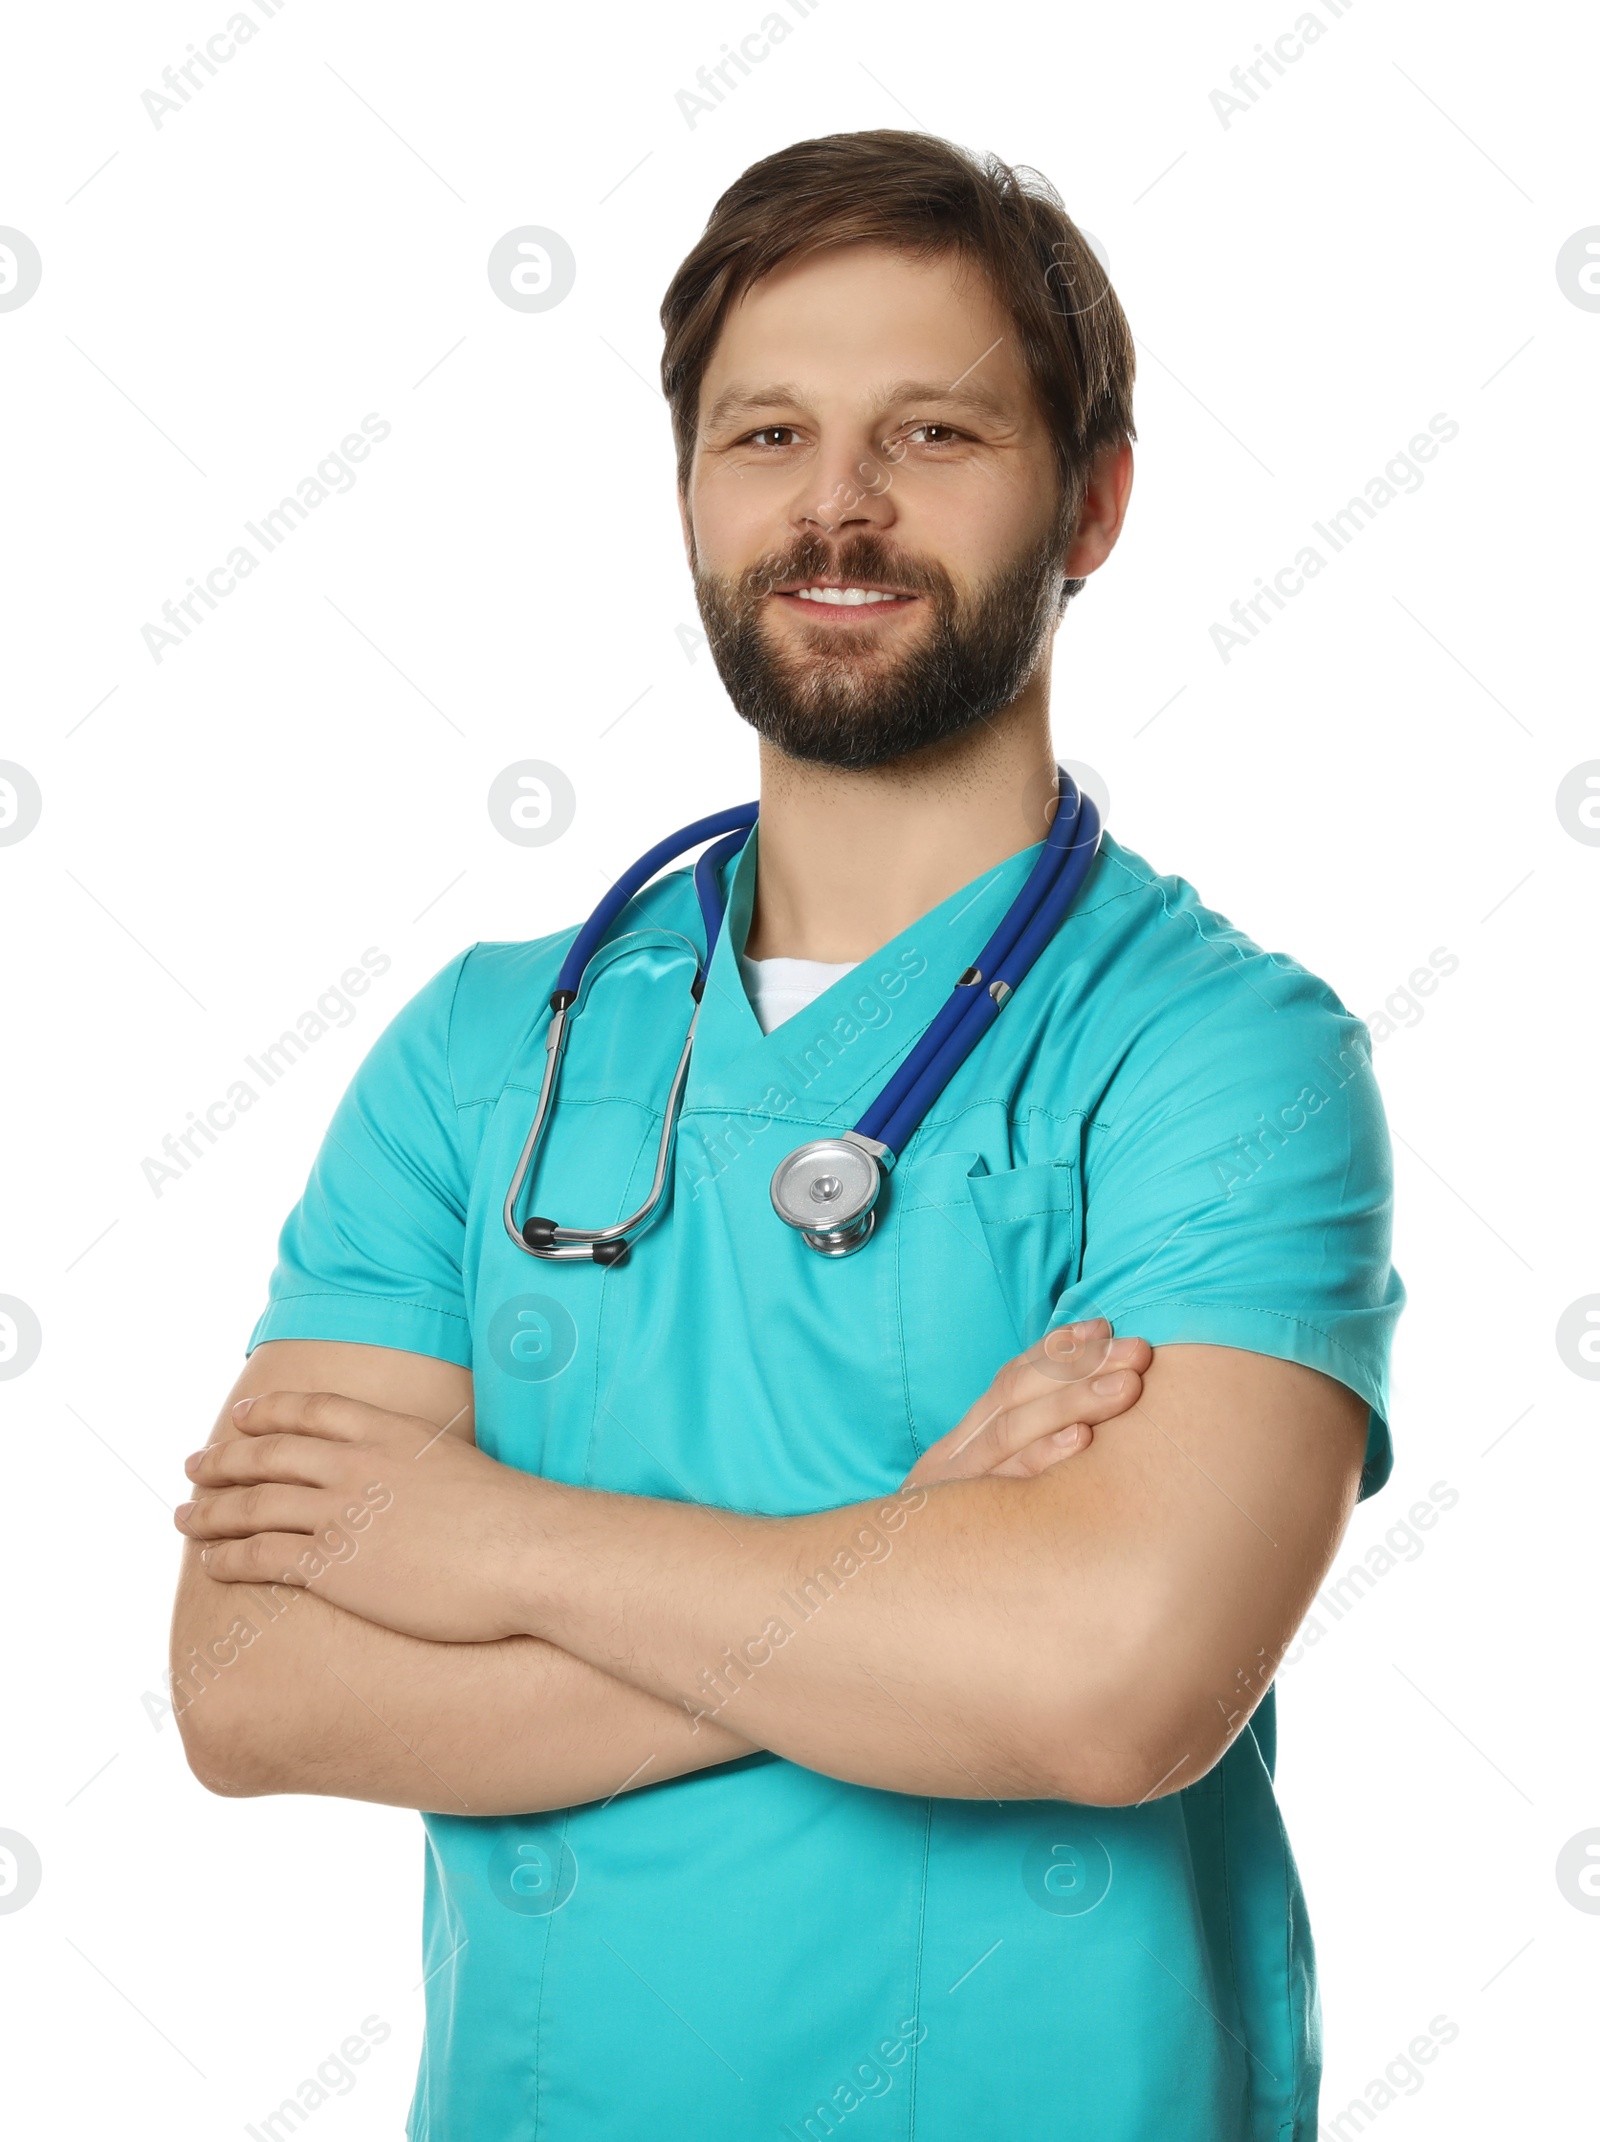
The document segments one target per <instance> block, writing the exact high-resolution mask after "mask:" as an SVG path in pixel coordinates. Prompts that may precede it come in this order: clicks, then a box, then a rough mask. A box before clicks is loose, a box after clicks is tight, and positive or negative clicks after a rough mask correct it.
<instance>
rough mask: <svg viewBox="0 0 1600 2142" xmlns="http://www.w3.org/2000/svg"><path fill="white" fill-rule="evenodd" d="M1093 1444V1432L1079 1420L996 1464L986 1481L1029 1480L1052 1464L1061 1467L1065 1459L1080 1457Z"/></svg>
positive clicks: (1046, 1470) (1044, 1436) (1045, 1470)
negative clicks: (1000, 1463)
mask: <svg viewBox="0 0 1600 2142" xmlns="http://www.w3.org/2000/svg"><path fill="white" fill-rule="evenodd" d="M1093 1441H1094V1430H1093V1429H1092V1428H1090V1427H1088V1426H1087V1425H1086V1424H1085V1423H1083V1422H1081V1421H1074V1422H1073V1423H1072V1424H1071V1425H1070V1426H1069V1427H1066V1428H1057V1429H1056V1430H1055V1432H1054V1433H1053V1434H1051V1435H1042V1436H1040V1437H1039V1438H1038V1440H1037V1441H1036V1442H1032V1443H1029V1444H1027V1445H1025V1447H1024V1448H1023V1449H1021V1450H1019V1451H1017V1452H1016V1454H1015V1455H1014V1456H1013V1457H1009V1458H1007V1459H1006V1461H1005V1463H1004V1464H1003V1465H997V1466H995V1467H994V1468H993V1470H992V1471H991V1472H990V1474H989V1478H990V1479H991V1480H993V1479H1001V1480H1032V1479H1035V1478H1037V1476H1038V1475H1039V1474H1040V1473H1044V1472H1048V1471H1049V1470H1050V1468H1051V1466H1053V1465H1063V1464H1065V1463H1066V1461H1067V1459H1068V1458H1077V1457H1081V1456H1082V1454H1083V1453H1084V1451H1086V1450H1087V1449H1088V1448H1089V1446H1090V1444H1091V1443H1093Z"/></svg>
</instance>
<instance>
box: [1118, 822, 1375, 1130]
mask: <svg viewBox="0 0 1600 2142" xmlns="http://www.w3.org/2000/svg"><path fill="white" fill-rule="evenodd" d="M1085 891H1086V893H1087V894H1088V898H1087V900H1086V902H1085V903H1084V905H1083V907H1082V909H1081V915H1082V920H1083V922H1084V923H1085V925H1088V926H1089V927H1088V928H1087V929H1086V930H1085V933H1084V947H1085V953H1086V955H1087V956H1088V957H1089V958H1090V959H1091V960H1092V963H1093V976H1094V986H1093V990H1092V991H1091V995H1090V999H1089V1002H1090V1004H1092V1006H1093V1009H1092V1011H1091V1012H1090V1017H1091V1019H1092V1020H1093V1022H1094V1024H1095V1025H1096V1026H1097V1027H1098V1029H1099V1030H1100V1031H1099V1039H1100V1041H1101V1044H1102V1058H1103V1060H1104V1061H1106V1062H1107V1068H1108V1072H1109V1073H1110V1087H1111V1090H1112V1092H1114V1093H1116V1094H1120V1095H1122V1096H1124V1097H1125V1096H1127V1095H1128V1094H1129V1093H1130V1092H1131V1091H1133V1090H1136V1089H1138V1088H1140V1087H1143V1086H1144V1085H1145V1084H1146V1082H1147V1081H1154V1082H1156V1083H1158V1084H1159V1083H1165V1084H1170V1085H1173V1086H1179V1085H1188V1084H1192V1081H1193V1080H1194V1078H1195V1076H1196V1074H1197V1073H1198V1074H1200V1075H1202V1076H1205V1077H1207V1078H1208V1079H1210V1078H1216V1079H1218V1080H1219V1081H1220V1083H1222V1084H1225V1085H1228V1086H1249V1087H1252V1088H1258V1087H1261V1086H1263V1085H1267V1086H1273V1085H1275V1084H1276V1083H1281V1082H1282V1081H1283V1080H1284V1079H1287V1078H1290V1077H1292V1076H1293V1075H1294V1074H1295V1073H1296V1072H1298V1071H1300V1070H1301V1069H1307V1070H1308V1075H1309V1067H1310V1066H1311V1065H1312V1064H1314V1063H1316V1062H1319V1061H1322V1060H1324V1059H1326V1060H1327V1061H1329V1062H1330V1063H1331V1064H1332V1065H1333V1066H1334V1067H1335V1069H1336V1071H1338V1070H1342V1072H1343V1075H1344V1078H1346V1079H1347V1078H1348V1077H1349V1076H1350V1074H1351V1073H1352V1072H1353V1071H1354V1070H1356V1069H1361V1068H1365V1066H1366V1064H1367V1062H1368V1060H1369V1059H1370V1056H1371V1041H1370V1037H1369V1036H1368V1033H1367V1029H1366V1027H1365V1025H1364V1024H1363V1023H1362V1021H1361V1020H1360V1019H1358V1018H1356V1017H1354V1016H1353V1014H1352V1013H1351V1012H1350V1011H1349V1010H1348V1009H1347V1008H1346V1006H1345V1005H1344V1004H1343V1003H1342V1002H1341V1000H1340V999H1339V997H1338V996H1337V995H1336V994H1335V992H1334V991H1333V989H1331V988H1330V987H1329V985H1328V984H1327V983H1326V982H1325V981H1323V980H1322V979H1321V977H1320V976H1318V975H1316V974H1313V973H1312V972H1311V971H1310V969H1309V968H1307V967H1305V966H1303V965H1302V964H1301V962H1300V961H1299V960H1297V959H1295V958H1293V957H1292V956H1291V955H1290V954H1289V953H1286V952H1268V951H1266V950H1264V949H1263V948H1262V946H1261V945H1259V944H1258V943H1257V942H1256V941H1255V939H1254V938H1252V937H1250V936H1249V935H1248V934H1247V933H1246V932H1245V931H1244V930H1242V929H1240V928H1239V927H1238V926H1237V924H1235V923H1233V922H1231V921H1230V920H1229V918H1228V917H1227V916H1226V915H1223V914H1221V913H1219V912H1218V911H1217V909H1215V908H1213V907H1209V906H1207V904H1206V903H1205V901H1204V900H1203V899H1202V898H1201V897H1200V894H1199V893H1198V892H1197V891H1196V890H1195V888H1194V886H1193V885H1191V884H1190V883H1189V882H1188V880H1187V879H1185V878H1181V877H1176V876H1173V875H1165V874H1162V873H1160V872H1158V871H1156V870H1155V869H1154V868H1153V867H1152V866H1151V865H1150V864H1149V863H1148V862H1146V860H1145V859H1144V857H1143V856H1142V855H1139V854H1137V853H1135V851H1134V850H1133V849H1131V848H1127V847H1124V846H1123V845H1122V843H1121V842H1120V841H1116V840H1113V839H1112V838H1111V836H1110V835H1109V834H1108V835H1107V836H1106V839H1105V841H1104V843H1103V845H1102V848H1101V854H1100V858H1099V860H1098V862H1097V864H1096V867H1095V874H1094V877H1093V878H1092V879H1091V880H1090V882H1089V884H1088V885H1087V886H1086V887H1085ZM1292 1092H1293V1089H1292V1088H1291V1092H1290V1094H1289V1095H1286V1096H1285V1098H1286V1099H1287V1098H1292ZM1108 1097H1109V1096H1108ZM1191 1097H1192V1098H1195V1099H1198V1098H1199V1097H1198V1096H1197V1095H1195V1096H1191Z"/></svg>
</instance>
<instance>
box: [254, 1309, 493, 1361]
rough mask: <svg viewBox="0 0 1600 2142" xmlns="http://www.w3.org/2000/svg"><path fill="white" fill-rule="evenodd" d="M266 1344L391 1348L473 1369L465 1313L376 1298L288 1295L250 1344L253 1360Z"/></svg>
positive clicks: (257, 1329)
mask: <svg viewBox="0 0 1600 2142" xmlns="http://www.w3.org/2000/svg"><path fill="white" fill-rule="evenodd" d="M266 1339H327V1340H330V1341H336V1342H337V1341H343V1342H345V1343H346V1344H349V1345H355V1346H389V1347H393V1348H395V1349H396V1350H397V1351H398V1352H401V1353H407V1354H427V1355H429V1356H431V1357H432V1359H434V1360H436V1361H453V1362H454V1363H455V1364H456V1366H457V1367H458V1368H466V1369H470V1368H471V1366H472V1331H471V1327H470V1325H469V1324H468V1322H467V1315H466V1310H465V1307H462V1308H460V1309H438V1308H434V1307H433V1306H432V1305H431V1304H429V1303H427V1302H397V1301H389V1300H384V1299H382V1298H380V1297H379V1296H376V1295H371V1294H340V1293H335V1292H332V1291H329V1292H327V1293H319V1294H288V1295H282V1296H280V1297H278V1298H277V1299H276V1300H274V1301H273V1302H271V1303H269V1305H268V1306H267V1308H266V1309H265V1310H264V1311H263V1312H262V1314H261V1316H260V1317H259V1318H258V1320H257V1322H256V1326H255V1329H254V1330H253V1331H252V1332H251V1334H250V1337H249V1339H248V1340H247V1341H246V1344H245V1353H246V1355H247V1356H248V1355H250V1354H252V1353H254V1351H255V1349H256V1348H257V1347H258V1346H259V1345H261V1344H262V1342H263V1341H264V1340H266Z"/></svg>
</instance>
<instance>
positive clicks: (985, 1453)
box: [906, 1316, 1152, 1487]
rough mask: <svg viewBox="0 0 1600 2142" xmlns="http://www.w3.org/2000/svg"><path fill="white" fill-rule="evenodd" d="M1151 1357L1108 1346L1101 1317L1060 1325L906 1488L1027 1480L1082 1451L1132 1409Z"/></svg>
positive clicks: (1118, 1344) (931, 1453) (1128, 1345)
mask: <svg viewBox="0 0 1600 2142" xmlns="http://www.w3.org/2000/svg"><path fill="white" fill-rule="evenodd" d="M1151 1359H1152V1355H1151V1350H1150V1348H1149V1347H1148V1346H1147V1345H1146V1344H1145V1342H1144V1340H1143V1339H1113V1338H1112V1336H1111V1326H1110V1325H1109V1324H1108V1323H1107V1322H1106V1320H1105V1318H1104V1317H1103V1316H1097V1317H1093V1318H1091V1319H1090V1320H1089V1321H1088V1322H1087V1323H1083V1324H1060V1325H1057V1326H1055V1327H1054V1328H1053V1329H1052V1330H1050V1331H1047V1332H1046V1333H1045V1335H1044V1337H1043V1338H1042V1339H1041V1340H1039V1342H1038V1344H1037V1345H1035V1346H1030V1347H1029V1348H1028V1350H1027V1352H1026V1353H1025V1354H1018V1356H1017V1358H1016V1359H1015V1360H1014V1361H1008V1362H1007V1363H1006V1365H1005V1367H1004V1368H1003V1369H1001V1371H1000V1373H999V1375H998V1376H996V1377H995V1379H994V1382H993V1383H992V1384H990V1386H989V1388H988V1390H987V1391H985V1392H984V1394H983V1396H982V1397H981V1398H980V1399H979V1400H978V1402H977V1404H976V1405H975V1406H972V1407H970V1408H969V1409H968V1411H967V1412H966V1414H965V1415H964V1416H963V1418H962V1419H961V1420H960V1421H958V1422H957V1424H956V1426H955V1427H954V1428H952V1429H951V1431H950V1433H949V1434H948V1435H946V1436H941V1437H940V1439H939V1441H938V1442H937V1443H934V1444H931V1445H930V1446H929V1448H928V1449H927V1450H925V1451H924V1452H923V1454H922V1456H921V1457H920V1458H919V1459H918V1460H917V1462H916V1464H915V1465H914V1466H912V1468H911V1470H910V1472H909V1473H907V1475H906V1482H907V1484H908V1485H909V1483H910V1482H912V1481H914V1480H915V1481H920V1482H922V1483H923V1484H925V1485H927V1486H930V1487H931V1486H933V1485H934V1484H935V1483H936V1482H938V1481H945V1480H976V1479H979V1478H980V1477H982V1476H984V1475H988V1474H992V1475H995V1476H997V1477H999V1478H1002V1479H1011V1480H1028V1479H1031V1478H1032V1477H1033V1476H1034V1474H1036V1473H1042V1472H1044V1471H1045V1470H1046V1468H1047V1467H1049V1466H1052V1465H1059V1464H1060V1463H1061V1462H1062V1460H1063V1459H1066V1458H1072V1457H1076V1456H1078V1455H1079V1453H1080V1452H1082V1451H1085V1450H1087V1449H1088V1447H1089V1445H1090V1444H1091V1443H1092V1442H1093V1441H1094V1431H1095V1428H1096V1427H1097V1426H1100V1425H1102V1424H1103V1423H1104V1422H1106V1421H1109V1420H1115V1418H1116V1417H1117V1415H1118V1414H1119V1413H1126V1412H1127V1411H1128V1409H1129V1408H1130V1407H1131V1406H1136V1405H1137V1404H1138V1403H1139V1398H1140V1394H1141V1393H1142V1392H1143V1390H1144V1372H1145V1370H1146V1369H1147V1368H1148V1367H1149V1366H1150V1362H1151Z"/></svg>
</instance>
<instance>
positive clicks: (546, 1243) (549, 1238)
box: [522, 1217, 556, 1249]
mask: <svg viewBox="0 0 1600 2142" xmlns="http://www.w3.org/2000/svg"><path fill="white" fill-rule="evenodd" d="M522 1239H523V1241H524V1242H526V1243H527V1245H528V1247H529V1249H549V1248H550V1247H551V1246H552V1244H553V1243H554V1242H555V1239H556V1223H555V1221H554V1220H541V1219H539V1218H537V1217H535V1218H533V1219H531V1220H524V1221H523V1223H522Z"/></svg>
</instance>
